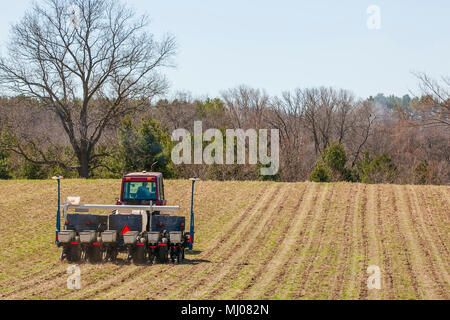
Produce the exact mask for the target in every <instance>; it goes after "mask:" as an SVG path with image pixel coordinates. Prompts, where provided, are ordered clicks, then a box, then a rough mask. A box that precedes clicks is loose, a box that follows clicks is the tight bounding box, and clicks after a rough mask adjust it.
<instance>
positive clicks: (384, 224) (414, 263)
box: [0, 180, 450, 299]
mask: <svg viewBox="0 0 450 320" xmlns="http://www.w3.org/2000/svg"><path fill="white" fill-rule="evenodd" d="M165 187H166V192H165V193H166V197H167V198H168V200H169V205H180V206H181V207H182V210H181V211H180V212H179V214H181V215H185V216H186V217H188V216H189V208H190V182H189V181H179V180H177V181H170V180H168V181H166V183H165ZM119 190H120V180H87V181H86V180H63V181H62V198H63V199H64V198H65V197H67V196H81V199H82V203H91V204H113V203H114V198H116V197H117V196H118V193H119ZM195 193H196V195H195V212H196V220H195V221H196V238H195V241H196V242H195V248H194V249H195V250H194V251H193V252H188V253H187V254H186V261H185V263H184V264H181V265H171V264H166V265H161V264H157V265H152V266H134V265H132V264H131V265H127V264H125V263H124V262H123V259H124V258H125V254H121V255H119V262H118V263H115V264H113V263H104V264H98V265H92V264H89V263H84V264H80V265H79V268H80V271H81V289H79V290H70V289H68V288H67V278H68V277H69V276H70V274H68V272H67V268H68V266H69V265H68V264H67V262H65V261H64V262H61V261H60V260H59V256H60V252H61V249H59V248H57V247H56V245H55V244H54V240H55V239H54V238H55V217H56V202H57V188H56V182H54V181H0V243H1V250H0V299H450V274H449V271H450V254H449V246H450V223H449V222H450V187H448V186H408V185H402V186H398V185H364V184H350V183H332V184H318V183H274V182H209V181H205V182H199V183H198V184H197V185H196V192H195ZM105 214H106V212H105ZM373 266H376V267H375V269H374V267H373ZM369 267H371V268H369ZM368 268H369V270H379V272H380V273H379V274H380V286H381V287H380V289H373V288H369V287H368V286H367V282H368V278H369V277H371V273H368Z"/></svg>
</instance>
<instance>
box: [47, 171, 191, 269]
mask: <svg viewBox="0 0 450 320" xmlns="http://www.w3.org/2000/svg"><path fill="white" fill-rule="evenodd" d="M55 179H57V180H58V213H57V223H56V244H57V245H58V247H62V253H61V259H62V260H63V259H67V260H68V261H69V262H71V263H77V262H80V261H84V260H89V261H91V262H93V263H97V262H102V261H115V260H116V258H117V255H118V254H119V253H120V252H126V253H127V257H126V260H127V261H131V260H133V262H134V263H135V264H138V265H142V264H147V263H154V262H155V261H159V262H160V263H166V262H168V261H169V258H170V261H172V262H173V263H181V262H182V261H183V260H184V254H185V250H186V249H187V248H189V249H190V250H192V246H193V242H194V212H193V195H194V183H195V181H196V180H197V179H191V181H192V197H191V200H192V203H191V221H190V232H189V233H188V232H186V231H185V226H186V222H185V217H183V216H171V215H169V214H166V213H163V212H167V211H174V210H179V209H180V208H179V207H178V206H167V205H166V204H167V201H166V199H165V195H164V181H163V175H162V173H159V172H145V171H143V172H135V173H130V174H127V175H125V176H124V177H123V179H122V187H121V193H120V198H118V199H116V204H115V205H93V204H80V198H78V197H69V198H67V200H66V201H65V204H64V205H63V206H60V205H59V198H60V197H59V194H60V192H59V190H60V187H59V184H60V179H61V177H55ZM60 207H62V208H63V226H64V229H63V230H61V228H60V209H59V208H60ZM94 209H104V210H108V209H109V210H112V213H111V214H109V215H98V214H95V215H94V214H88V212H89V210H94ZM69 210H74V211H75V212H74V213H69Z"/></svg>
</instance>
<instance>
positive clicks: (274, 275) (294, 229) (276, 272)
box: [233, 185, 317, 299]
mask: <svg viewBox="0 0 450 320" xmlns="http://www.w3.org/2000/svg"><path fill="white" fill-rule="evenodd" d="M307 190H308V192H307ZM316 190H317V185H315V186H314V187H311V186H309V185H308V186H307V187H305V188H304V190H303V192H302V194H301V195H300V198H299V200H298V202H297V204H296V206H295V208H294V209H293V210H292V216H291V218H290V220H291V221H293V224H292V225H291V226H290V227H288V229H287V230H286V229H285V230H284V233H285V236H284V237H283V240H282V242H280V244H279V246H278V247H277V252H276V253H275V254H272V258H271V260H269V261H267V262H265V263H263V265H265V266H263V267H262V268H260V269H259V270H258V272H257V273H256V275H255V276H254V277H252V280H251V281H250V283H249V284H248V285H247V288H246V289H247V290H248V292H241V293H240V294H239V295H238V296H237V297H233V299H257V298H261V297H262V295H263V292H264V290H265V289H266V288H267V286H268V285H269V283H270V282H271V281H273V280H274V279H280V278H281V277H282V276H283V275H282V273H283V270H282V269H283V266H284V265H285V264H288V263H289V260H290V258H291V254H290V251H292V250H293V249H294V247H295V243H296V241H297V237H298V235H299V234H300V231H301V228H302V226H303V225H304V224H305V217H306V213H307V211H308V208H309V206H308V204H309V203H311V200H312V198H313V194H314V193H315V191H316ZM306 193H307V195H306V200H305V194H306ZM302 205H305V206H304V207H302ZM289 223H290V222H289Z"/></svg>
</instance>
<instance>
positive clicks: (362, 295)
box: [359, 185, 369, 300]
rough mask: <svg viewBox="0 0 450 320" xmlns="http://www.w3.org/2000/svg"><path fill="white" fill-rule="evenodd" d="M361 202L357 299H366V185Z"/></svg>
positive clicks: (367, 241)
mask: <svg viewBox="0 0 450 320" xmlns="http://www.w3.org/2000/svg"><path fill="white" fill-rule="evenodd" d="M362 194H363V197H362V202H361V211H360V217H361V221H360V226H361V234H362V251H363V266H362V270H361V273H360V274H361V282H360V287H359V299H361V300H363V299H367V296H368V288H367V273H366V270H367V267H368V266H369V264H368V260H369V257H368V251H369V249H368V247H369V240H368V239H369V236H368V233H367V185H364V187H363V190H362Z"/></svg>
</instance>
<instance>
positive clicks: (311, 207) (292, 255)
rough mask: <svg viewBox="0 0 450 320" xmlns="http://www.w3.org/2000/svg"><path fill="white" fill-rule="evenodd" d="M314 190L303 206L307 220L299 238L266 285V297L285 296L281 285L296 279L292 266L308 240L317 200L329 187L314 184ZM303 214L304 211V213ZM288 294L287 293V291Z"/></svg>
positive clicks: (303, 224)
mask: <svg viewBox="0 0 450 320" xmlns="http://www.w3.org/2000/svg"><path fill="white" fill-rule="evenodd" d="M310 188H311V189H312V190H313V191H312V198H311V197H310V198H309V200H308V202H307V204H306V206H305V207H304V208H303V210H302V211H303V212H307V213H306V217H305V222H304V223H302V228H301V229H300V231H299V234H298V236H299V237H298V238H295V239H294V240H293V241H294V248H293V250H292V249H291V248H289V249H290V252H288V253H285V255H284V256H285V259H286V260H284V261H283V262H284V263H283V264H282V265H281V268H280V271H278V274H277V276H276V277H275V276H274V277H272V279H271V280H270V281H268V283H269V284H268V285H266V286H265V292H264V295H263V296H264V299H270V298H271V297H272V298H273V297H276V298H280V297H283V298H284V295H283V296H282V294H284V292H280V291H282V290H280V289H283V288H280V286H283V285H285V284H286V283H292V282H293V280H294V279H292V277H293V274H294V272H291V271H292V270H291V269H292V268H293V267H294V268H295V265H293V263H294V262H293V261H295V259H296V258H297V257H298V255H299V254H300V251H301V249H302V245H303V243H305V242H307V241H305V239H307V237H308V236H307V234H308V232H309V230H310V226H311V222H312V220H314V219H313V212H315V210H317V207H316V205H317V202H318V198H319V195H321V199H323V197H324V196H325V194H326V193H325V191H326V190H327V188H325V187H322V191H320V192H319V189H320V185H319V184H314V187H313V188H312V187H310ZM302 215H303V213H302ZM283 291H285V290H283ZM286 294H287V293H286Z"/></svg>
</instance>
